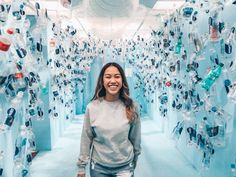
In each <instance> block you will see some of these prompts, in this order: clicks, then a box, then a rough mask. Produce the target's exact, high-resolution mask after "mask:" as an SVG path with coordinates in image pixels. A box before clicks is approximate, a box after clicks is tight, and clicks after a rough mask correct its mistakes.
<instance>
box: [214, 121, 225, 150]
mask: <svg viewBox="0 0 236 177" xmlns="http://www.w3.org/2000/svg"><path fill="white" fill-rule="evenodd" d="M214 120H215V125H216V126H218V134H217V136H216V137H215V138H214V145H215V146H217V147H225V143H226V142H225V141H226V127H227V124H226V121H225V119H224V118H223V117H221V116H216V117H215V119H214Z"/></svg>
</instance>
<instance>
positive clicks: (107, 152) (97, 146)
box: [77, 63, 141, 177]
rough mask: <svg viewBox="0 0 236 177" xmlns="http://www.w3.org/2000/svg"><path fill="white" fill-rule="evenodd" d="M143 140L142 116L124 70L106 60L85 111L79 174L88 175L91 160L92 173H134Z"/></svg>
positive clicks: (117, 176) (113, 176) (123, 176)
mask: <svg viewBox="0 0 236 177" xmlns="http://www.w3.org/2000/svg"><path fill="white" fill-rule="evenodd" d="M140 144H141V125H140V118H139V116H138V112H137V109H136V107H135V106H134V103H133V100H132V99H131V98H130V97H129V88H128V83H127V80H126V77H125V73H124V70H123V69H122V68H121V66H120V65H119V64H117V63H107V64H106V65H105V66H104V67H103V68H102V70H101V72H100V74H99V78H98V82H97V86H96V90H95V94H94V96H93V98H92V101H91V102H90V103H89V104H88V106H87V109H86V112H85V118H84V125H83V131H82V136H81V145H80V156H79V160H78V162H77V165H78V167H79V173H78V175H77V177H85V167H86V164H87V163H88V161H89V160H90V177H131V176H132V175H133V171H134V169H135V166H136V163H137V160H138V155H139V154H140V152H141V146H140Z"/></svg>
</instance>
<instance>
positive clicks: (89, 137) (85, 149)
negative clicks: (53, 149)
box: [77, 107, 93, 174]
mask: <svg viewBox="0 0 236 177" xmlns="http://www.w3.org/2000/svg"><path fill="white" fill-rule="evenodd" d="M92 141H93V134H92V131H91V126H90V117H89V109H88V107H87V108H86V112H85V116H84V123H83V129H82V135H81V140H80V155H79V158H78V162H77V166H78V168H79V174H85V167H86V165H87V163H88V161H89V158H90V151H91V145H92Z"/></svg>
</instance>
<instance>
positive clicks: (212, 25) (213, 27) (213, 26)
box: [208, 12, 219, 42]
mask: <svg viewBox="0 0 236 177" xmlns="http://www.w3.org/2000/svg"><path fill="white" fill-rule="evenodd" d="M217 18H218V12H213V14H212V16H211V17H209V19H208V23H209V36H210V41H212V42H215V41H218V39H219V33H218V24H217V23H218V20H217Z"/></svg>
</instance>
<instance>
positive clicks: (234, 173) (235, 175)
mask: <svg viewBox="0 0 236 177" xmlns="http://www.w3.org/2000/svg"><path fill="white" fill-rule="evenodd" d="M230 177H236V168H235V164H234V163H232V164H231V165H230Z"/></svg>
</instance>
